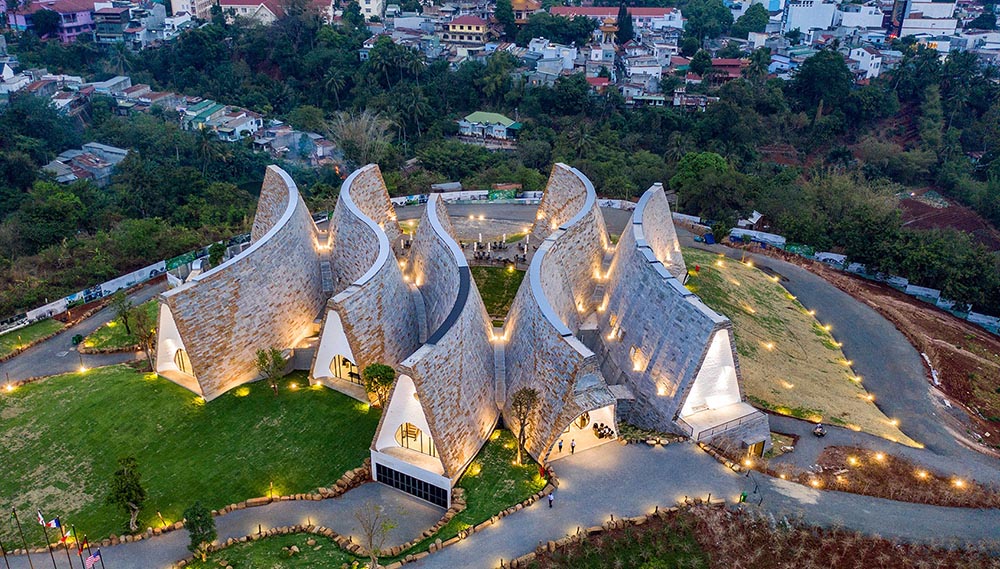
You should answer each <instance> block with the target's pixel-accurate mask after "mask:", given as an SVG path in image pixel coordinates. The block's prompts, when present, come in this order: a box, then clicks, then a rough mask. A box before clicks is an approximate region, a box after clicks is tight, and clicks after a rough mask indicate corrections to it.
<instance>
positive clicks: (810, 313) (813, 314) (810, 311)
mask: <svg viewBox="0 0 1000 569" xmlns="http://www.w3.org/2000/svg"><path fill="white" fill-rule="evenodd" d="M807 312H808V313H809V316H816V311H815V310H807Z"/></svg>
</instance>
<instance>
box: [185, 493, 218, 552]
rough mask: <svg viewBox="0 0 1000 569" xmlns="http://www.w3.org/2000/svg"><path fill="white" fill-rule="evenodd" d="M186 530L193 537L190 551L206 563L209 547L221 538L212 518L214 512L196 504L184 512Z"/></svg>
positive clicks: (189, 545)
mask: <svg viewBox="0 0 1000 569" xmlns="http://www.w3.org/2000/svg"><path fill="white" fill-rule="evenodd" d="M184 528H185V529H187V531H188V535H189V536H191V543H189V544H188V551H190V552H191V553H194V554H195V555H198V556H200V557H201V560H202V561H203V562H204V561H205V557H206V556H207V555H208V547H209V546H210V545H212V542H214V541H215V539H216V538H217V537H218V536H219V535H218V534H217V533H216V531H215V518H213V517H212V512H210V511H209V509H208V508H206V507H205V506H202V505H201V502H195V503H194V505H192V506H191V507H190V508H188V509H186V510H184Z"/></svg>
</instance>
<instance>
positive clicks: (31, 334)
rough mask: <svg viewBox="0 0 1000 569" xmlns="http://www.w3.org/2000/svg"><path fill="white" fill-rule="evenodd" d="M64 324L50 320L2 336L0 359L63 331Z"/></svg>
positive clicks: (0, 339)
mask: <svg viewBox="0 0 1000 569" xmlns="http://www.w3.org/2000/svg"><path fill="white" fill-rule="evenodd" d="M63 326H65V324H63V323H62V322H60V321H58V320H53V319H52V318H49V319H48V320H41V321H39V322H35V323H34V324H29V325H27V326H25V327H24V328H18V329H17V330H12V331H10V332H7V333H5V334H0V357H3V356H6V355H7V354H9V353H11V352H13V351H15V350H17V349H18V348H19V347H20V346H23V345H27V344H30V343H31V342H34V341H35V340H37V339H39V338H44V337H45V336H48V335H49V334H52V333H53V332H57V331H59V330H62V328H63Z"/></svg>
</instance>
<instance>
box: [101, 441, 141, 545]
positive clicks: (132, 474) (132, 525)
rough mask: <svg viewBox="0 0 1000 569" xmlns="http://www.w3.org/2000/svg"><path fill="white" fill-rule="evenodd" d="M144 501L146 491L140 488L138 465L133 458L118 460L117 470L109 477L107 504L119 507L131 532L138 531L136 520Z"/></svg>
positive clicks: (127, 457)
mask: <svg viewBox="0 0 1000 569" xmlns="http://www.w3.org/2000/svg"><path fill="white" fill-rule="evenodd" d="M145 501H146V489H145V488H143V487H142V475H140V474H139V463H138V462H137V461H136V460H135V457H134V456H126V457H125V458H119V459H118V470H116V471H115V473H114V475H112V477H111V492H110V493H108V502H109V503H110V504H112V505H115V506H120V507H121V508H122V510H124V511H125V513H126V514H128V515H129V521H128V527H129V530H131V531H136V530H137V529H139V524H137V523H136V521H135V520H136V518H138V517H139V511H140V510H141V509H142V504H143V502H145Z"/></svg>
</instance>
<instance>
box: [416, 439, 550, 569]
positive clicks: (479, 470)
mask: <svg viewBox="0 0 1000 569" xmlns="http://www.w3.org/2000/svg"><path fill="white" fill-rule="evenodd" d="M516 445H517V443H516V441H515V439H514V435H512V434H511V432H510V431H508V430H505V429H497V430H496V431H494V432H493V435H492V436H491V437H490V440H489V441H487V443H486V444H485V445H483V448H482V450H480V451H479V454H478V455H476V458H475V459H474V460H473V461H472V462H471V463H470V464H469V468H468V469H467V470H466V471H465V474H463V475H462V477H461V478H459V479H458V487H460V488H463V489H464V490H465V504H466V508H465V510H463V511H462V512H460V513H459V514H458V515H457V516H455V517H454V518H452V519H451V521H450V522H448V523H447V524H445V526H444V527H442V528H441V529H440V530H439V531H438V533H437V534H435V535H433V536H431V537H429V538H427V539H426V540H424V541H422V542H420V543H418V544H417V545H415V546H413V547H412V548H411V549H410V550H409V551H408V552H405V553H404V554H403V555H402V556H405V555H406V554H408V553H415V552H419V551H422V550H424V549H427V547H428V546H429V545H430V544H431V542H433V541H434V540H435V539H438V538H440V539H441V541H446V540H448V539H451V538H453V537H455V536H456V535H458V532H460V531H462V530H464V529H467V528H469V527H472V526H474V525H476V524H480V523H482V522H485V521H486V520H488V519H490V518H491V517H493V516H495V515H496V514H498V513H500V512H501V511H502V510H506V509H507V508H509V507H511V506H513V505H514V504H517V503H519V502H523V501H524V500H526V499H527V498H528V497H530V496H531V495H532V494H534V493H536V492H538V491H539V490H541V489H542V488H544V487H545V484H546V482H547V480H545V479H544V478H542V477H541V476H539V475H538V463H536V462H535V461H533V460H532V459H531V457H530V456H527V455H525V458H526V460H525V463H524V464H523V465H521V466H516V465H514V460H515V459H516V458H517V446H516ZM402 556H401V557H402Z"/></svg>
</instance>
